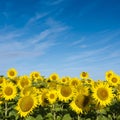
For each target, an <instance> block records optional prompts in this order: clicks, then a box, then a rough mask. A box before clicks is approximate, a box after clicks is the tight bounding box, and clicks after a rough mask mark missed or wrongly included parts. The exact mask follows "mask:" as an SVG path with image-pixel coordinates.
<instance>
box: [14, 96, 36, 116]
mask: <svg viewBox="0 0 120 120" xmlns="http://www.w3.org/2000/svg"><path fill="white" fill-rule="evenodd" d="M37 104H38V101H37V98H36V96H35V95H33V94H31V95H25V96H23V97H21V98H20V99H19V100H18V103H17V106H16V110H17V111H18V113H19V114H20V116H21V117H26V116H28V115H29V114H30V113H31V112H33V109H34V108H35V107H37Z"/></svg>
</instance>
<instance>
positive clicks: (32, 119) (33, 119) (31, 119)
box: [25, 116, 36, 120]
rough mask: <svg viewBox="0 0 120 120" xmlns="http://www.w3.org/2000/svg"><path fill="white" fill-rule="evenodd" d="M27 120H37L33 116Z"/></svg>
mask: <svg viewBox="0 0 120 120" xmlns="http://www.w3.org/2000/svg"><path fill="white" fill-rule="evenodd" d="M25 120H36V119H35V118H34V117H32V116H29V117H27V118H26V119H25Z"/></svg>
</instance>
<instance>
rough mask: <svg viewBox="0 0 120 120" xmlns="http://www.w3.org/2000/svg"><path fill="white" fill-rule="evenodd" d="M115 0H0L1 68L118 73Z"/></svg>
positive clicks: (119, 25) (119, 10) (118, 8)
mask: <svg viewBox="0 0 120 120" xmlns="http://www.w3.org/2000/svg"><path fill="white" fill-rule="evenodd" d="M119 53H120V1H119V0H1V1H0V74H3V75H6V71H7V70H8V69H9V68H12V67H14V68H16V69H17V71H18V73H19V75H24V74H28V75H29V73H30V72H32V71H39V72H40V73H41V74H42V75H44V76H46V77H48V76H49V75H50V74H51V73H53V72H56V73H58V74H59V75H60V77H62V76H67V75H69V76H71V77H79V75H80V73H81V72H82V71H86V72H89V74H90V77H91V78H93V79H95V80H97V79H104V76H105V72H106V71H108V70H113V71H114V72H116V73H117V74H120V54H119Z"/></svg>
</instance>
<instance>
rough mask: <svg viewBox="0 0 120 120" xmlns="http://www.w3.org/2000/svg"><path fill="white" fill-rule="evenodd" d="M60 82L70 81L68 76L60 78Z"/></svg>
mask: <svg viewBox="0 0 120 120" xmlns="http://www.w3.org/2000/svg"><path fill="white" fill-rule="evenodd" d="M60 83H61V84H64V85H68V83H69V79H68V77H62V78H61V79H60Z"/></svg>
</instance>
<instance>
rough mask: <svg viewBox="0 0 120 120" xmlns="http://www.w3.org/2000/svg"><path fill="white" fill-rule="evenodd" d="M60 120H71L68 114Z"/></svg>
mask: <svg viewBox="0 0 120 120" xmlns="http://www.w3.org/2000/svg"><path fill="white" fill-rule="evenodd" d="M62 120H72V118H71V116H70V114H65V115H64V116H63V118H62Z"/></svg>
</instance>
